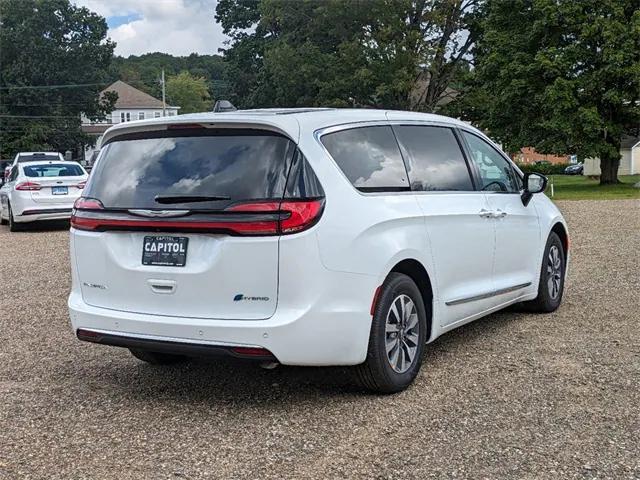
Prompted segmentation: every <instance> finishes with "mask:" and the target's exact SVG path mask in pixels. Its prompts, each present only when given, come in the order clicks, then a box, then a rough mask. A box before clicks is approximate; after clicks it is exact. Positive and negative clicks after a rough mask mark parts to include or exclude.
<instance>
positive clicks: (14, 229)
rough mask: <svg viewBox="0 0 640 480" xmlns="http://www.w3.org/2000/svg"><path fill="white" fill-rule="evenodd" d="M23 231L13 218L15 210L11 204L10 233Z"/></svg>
mask: <svg viewBox="0 0 640 480" xmlns="http://www.w3.org/2000/svg"><path fill="white" fill-rule="evenodd" d="M21 229H22V225H20V224H19V223H16V221H15V220H14V218H13V210H12V209H11V204H9V231H10V232H19V231H20V230H21Z"/></svg>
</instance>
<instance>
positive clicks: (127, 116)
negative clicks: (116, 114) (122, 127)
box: [120, 112, 131, 122]
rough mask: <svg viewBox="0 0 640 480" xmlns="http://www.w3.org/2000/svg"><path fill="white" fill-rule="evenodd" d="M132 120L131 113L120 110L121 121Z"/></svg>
mask: <svg viewBox="0 0 640 480" xmlns="http://www.w3.org/2000/svg"><path fill="white" fill-rule="evenodd" d="M130 121H131V113H129V112H120V122H130Z"/></svg>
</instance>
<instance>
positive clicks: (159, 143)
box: [84, 129, 295, 210]
mask: <svg viewBox="0 0 640 480" xmlns="http://www.w3.org/2000/svg"><path fill="white" fill-rule="evenodd" d="M141 135H142V138H140V137H137V138H136V137H134V138H131V139H124V140H116V141H114V142H111V143H109V144H107V145H106V146H105V147H104V148H103V151H102V152H101V155H100V158H99V159H98V162H97V164H96V166H95V168H94V170H93V171H92V173H91V180H90V182H89V183H90V184H89V185H88V187H87V188H86V190H85V192H84V196H86V197H91V198H96V199H98V200H100V201H101V202H102V204H103V205H104V206H105V208H118V209H130V208H136V209H140V208H143V209H171V208H178V209H179V208H188V209H190V210H211V209H216V210H217V209H223V208H225V207H226V206H228V205H230V204H232V203H235V202H237V201H242V200H253V199H280V198H282V196H283V194H284V189H285V184H286V175H287V172H288V166H289V164H290V161H291V158H292V156H293V152H294V151H295V145H294V144H293V142H291V141H290V140H289V139H287V138H286V137H283V136H281V135H277V134H274V133H270V132H266V131H258V130H242V131H240V130H213V131H208V130H203V129H195V130H194V131H176V132H171V131H165V132H149V133H147V134H141ZM149 137H152V138H149ZM125 138H127V137H125ZM171 197H174V198H173V199H171ZM183 197H203V200H202V199H201V200H202V201H201V200H199V201H197V202H189V201H185V202H184V203H181V202H179V201H175V199H176V198H177V199H178V200H179V199H180V198H183ZM208 197H210V198H211V199H210V200H207V198H208ZM157 198H158V199H160V201H157ZM163 198H165V199H166V198H169V199H171V200H172V201H162V199H163ZM181 205H182V206H181Z"/></svg>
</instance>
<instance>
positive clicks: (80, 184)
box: [75, 182, 87, 190]
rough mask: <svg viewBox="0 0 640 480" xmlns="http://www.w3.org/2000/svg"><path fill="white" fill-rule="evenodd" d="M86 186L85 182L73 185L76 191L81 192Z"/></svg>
mask: <svg viewBox="0 0 640 480" xmlns="http://www.w3.org/2000/svg"><path fill="white" fill-rule="evenodd" d="M86 184H87V182H78V183H77V184H76V185H75V187H76V188H78V189H80V190H82V189H83V188H84V187H85V185H86Z"/></svg>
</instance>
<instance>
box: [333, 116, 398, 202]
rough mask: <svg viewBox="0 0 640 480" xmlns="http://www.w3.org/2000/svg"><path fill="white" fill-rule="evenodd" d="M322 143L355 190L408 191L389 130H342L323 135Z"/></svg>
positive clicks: (396, 146)
mask: <svg viewBox="0 0 640 480" xmlns="http://www.w3.org/2000/svg"><path fill="white" fill-rule="evenodd" d="M322 143H323V144H324V146H325V147H326V149H327V150H328V151H329V153H330V154H331V156H332V157H333V159H334V160H335V161H336V163H337V164H338V166H339V167H340V169H341V170H342V171H343V172H344V174H345V175H346V176H347V178H348V179H349V180H350V181H351V183H353V185H354V186H355V187H356V188H357V189H358V190H362V191H364V192H367V191H370V192H372V191H373V192H375V191H398V190H409V180H408V179H407V172H406V169H405V166H404V162H403V161H402V156H401V155H400V150H399V148H398V143H397V142H396V139H395V137H394V135H393V131H392V130H391V127H388V126H381V127H362V128H352V129H349V130H342V131H340V132H335V133H330V134H327V135H324V136H323V137H322Z"/></svg>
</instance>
